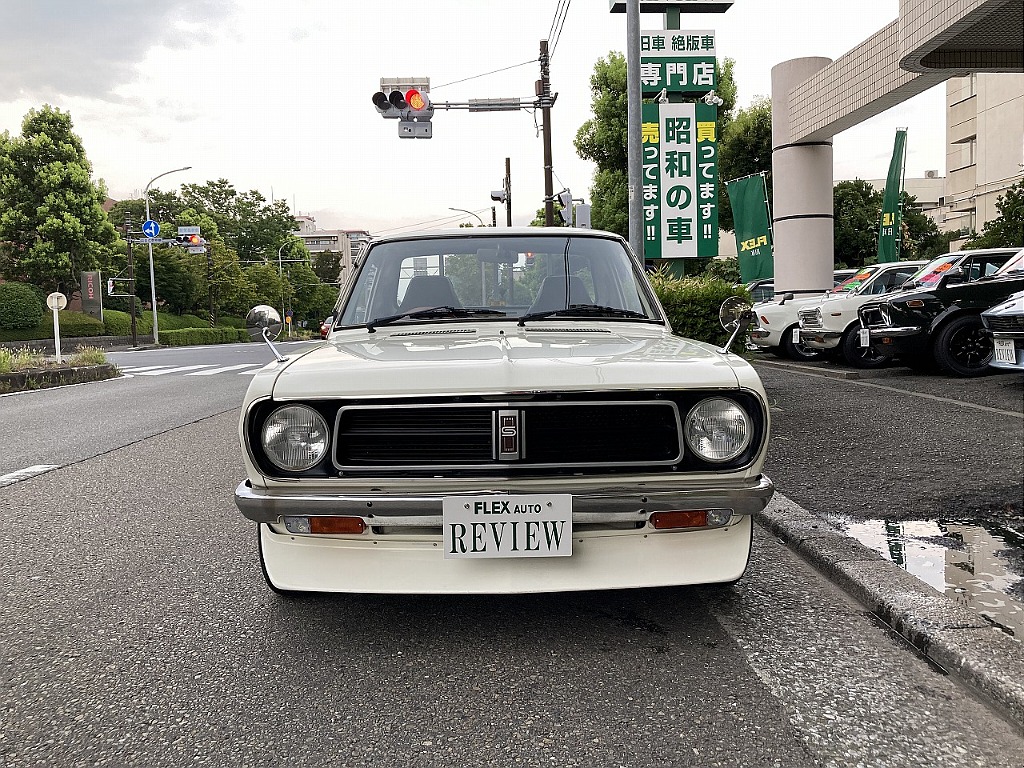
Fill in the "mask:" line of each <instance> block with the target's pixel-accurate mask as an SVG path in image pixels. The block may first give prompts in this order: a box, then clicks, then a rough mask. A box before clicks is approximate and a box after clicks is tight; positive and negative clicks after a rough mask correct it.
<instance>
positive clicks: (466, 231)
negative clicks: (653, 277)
mask: <svg viewBox="0 0 1024 768" xmlns="http://www.w3.org/2000/svg"><path fill="white" fill-rule="evenodd" d="M526 236H531V237H537V236H541V237H567V236H572V237H594V238H601V239H605V240H616V241H618V242H620V243H625V240H623V239H622V238H621V237H620V236H619V235H617V234H615V233H614V232H606V231H604V230H603V229H582V228H580V227H459V228H458V229H424V230H416V231H414V232H403V233H401V234H394V235H381V236H373V237H371V240H370V244H371V245H376V244H378V243H385V242H394V241H397V240H426V239H437V238H444V237H450V238H468V237H526Z"/></svg>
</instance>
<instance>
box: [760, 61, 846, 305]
mask: <svg viewBox="0 0 1024 768" xmlns="http://www.w3.org/2000/svg"><path fill="white" fill-rule="evenodd" d="M831 63H832V60H831V59H827V58H822V57H809V58H803V59H791V60H789V61H784V62H782V63H781V64H777V65H775V66H774V67H772V192H773V203H774V210H773V227H774V236H775V238H774V239H775V293H776V295H777V296H778V295H781V294H783V293H787V292H792V293H793V294H796V295H798V296H799V295H800V294H804V295H808V294H814V293H821V292H822V291H825V290H828V289H829V288H831V287H832V272H833V270H834V269H835V267H834V260H835V257H834V247H833V240H832V230H833V226H832V225H833V221H832V139H831V138H828V139H826V140H820V139H819V140H816V141H800V139H799V137H796V136H794V135H793V132H792V127H791V122H790V105H789V94H790V91H792V90H793V89H794V88H795V87H796V86H798V85H800V83H802V82H804V81H805V80H807V79H808V78H809V77H811V76H812V75H814V74H815V73H816V72H817V71H818V70H820V69H822V68H823V67H825V66H827V65H829V64H831Z"/></svg>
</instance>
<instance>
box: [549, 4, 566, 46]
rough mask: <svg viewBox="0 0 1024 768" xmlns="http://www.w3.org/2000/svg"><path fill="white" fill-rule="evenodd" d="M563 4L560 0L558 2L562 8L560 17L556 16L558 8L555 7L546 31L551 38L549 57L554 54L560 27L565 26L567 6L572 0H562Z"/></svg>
mask: <svg viewBox="0 0 1024 768" xmlns="http://www.w3.org/2000/svg"><path fill="white" fill-rule="evenodd" d="M564 3H565V4H564V6H563V5H562V3H561V1H560V2H559V8H561V10H562V16H561V19H559V17H558V11H559V8H556V9H555V18H554V19H552V21H551V31H550V32H549V33H548V39H549V40H551V53H550V56H549V58H553V57H554V55H555V49H556V48H557V47H558V41H559V40H560V39H561V38H562V27H564V26H565V19H566V17H567V16H568V15H569V6H570V5H571V4H572V0H564Z"/></svg>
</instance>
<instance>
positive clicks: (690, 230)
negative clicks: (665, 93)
mask: <svg viewBox="0 0 1024 768" xmlns="http://www.w3.org/2000/svg"><path fill="white" fill-rule="evenodd" d="M716 116H717V109H716V108H715V107H713V106H709V105H707V104H703V103H701V104H682V103H669V104H644V105H643V108H642V113H641V121H642V126H641V131H640V136H641V138H640V142H641V147H642V152H643V166H642V177H643V186H642V189H641V190H640V194H641V196H642V208H643V212H644V238H643V240H644V258H647V259H677V258H694V257H701V256H703V257H712V256H717V255H718V141H717V136H716V124H715V118H716Z"/></svg>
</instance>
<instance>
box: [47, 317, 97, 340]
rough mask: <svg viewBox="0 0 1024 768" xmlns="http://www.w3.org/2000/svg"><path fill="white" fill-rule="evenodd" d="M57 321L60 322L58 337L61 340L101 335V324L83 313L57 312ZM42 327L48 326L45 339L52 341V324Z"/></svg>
mask: <svg viewBox="0 0 1024 768" xmlns="http://www.w3.org/2000/svg"><path fill="white" fill-rule="evenodd" d="M57 319H58V321H59V322H60V336H61V338H62V339H63V338H74V337H78V336H102V335H103V323H101V322H100V321H99V320H97V319H96V318H95V317H93V316H92V315H87V314H85V313H84V312H58V313H57ZM44 325H49V326H50V332H49V333H48V334H47V335H46V338H48V339H52V338H53V322H52V321H51V322H50V323H45V322H44Z"/></svg>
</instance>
